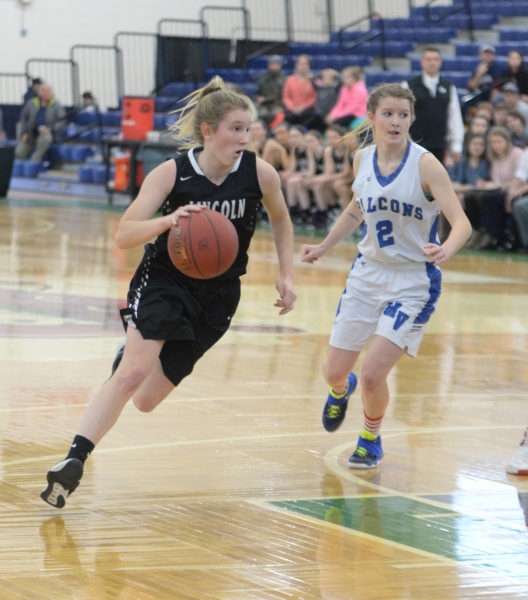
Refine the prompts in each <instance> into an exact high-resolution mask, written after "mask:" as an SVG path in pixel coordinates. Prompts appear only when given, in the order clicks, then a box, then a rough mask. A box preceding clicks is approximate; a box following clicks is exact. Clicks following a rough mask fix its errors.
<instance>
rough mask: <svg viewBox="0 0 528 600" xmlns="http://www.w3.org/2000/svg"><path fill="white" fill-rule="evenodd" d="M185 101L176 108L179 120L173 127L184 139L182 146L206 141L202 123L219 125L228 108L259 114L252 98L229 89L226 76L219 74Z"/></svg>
mask: <svg viewBox="0 0 528 600" xmlns="http://www.w3.org/2000/svg"><path fill="white" fill-rule="evenodd" d="M183 102H185V105H184V106H183V108H180V109H178V110H176V111H174V112H176V113H178V114H179V118H178V120H177V121H176V122H175V123H174V124H173V125H171V126H170V127H169V131H171V133H172V134H173V136H174V137H175V138H176V139H177V140H179V141H180V145H179V146H180V148H182V149H184V148H191V147H193V146H196V145H197V144H203V136H202V132H201V129H200V126H201V124H202V123H207V124H208V125H211V126H212V127H213V128H216V127H217V126H218V123H219V122H220V121H221V120H222V119H223V118H224V117H225V115H226V114H227V113H228V112H230V111H231V110H234V109H237V108H238V109H241V110H249V111H250V112H252V113H253V114H255V108H254V106H253V103H252V102H251V100H250V99H249V98H248V97H247V96H244V95H243V94H238V93H236V92H232V91H231V90H228V89H227V87H226V84H225V82H224V80H223V79H222V78H221V77H219V76H218V75H215V76H214V77H213V78H212V79H211V81H210V82H209V83H208V84H207V85H205V86H204V87H202V88H199V89H197V90H194V92H191V93H190V94H188V95H187V96H186V97H185V98H184V99H183Z"/></svg>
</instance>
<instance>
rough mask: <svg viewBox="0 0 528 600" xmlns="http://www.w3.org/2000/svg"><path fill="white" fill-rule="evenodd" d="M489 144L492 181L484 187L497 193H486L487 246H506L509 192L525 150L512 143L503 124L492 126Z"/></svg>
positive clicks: (509, 204)
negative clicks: (488, 194)
mask: <svg viewBox="0 0 528 600" xmlns="http://www.w3.org/2000/svg"><path fill="white" fill-rule="evenodd" d="M487 145H488V160H489V163H490V179H491V181H490V182H489V183H487V184H486V185H484V187H486V188H488V189H490V190H495V191H496V192H497V193H496V194H492V195H490V196H487V197H486V206H485V208H484V209H483V215H482V218H483V224H484V227H485V228H486V232H487V233H488V235H489V241H488V243H487V244H485V246H484V249H505V248H507V244H508V243H509V240H508V236H507V214H508V213H511V201H510V200H509V195H508V194H509V190H510V188H511V187H512V185H513V181H514V179H515V173H516V171H517V168H518V166H519V163H520V161H521V158H522V155H523V151H522V150H521V149H520V148H516V147H515V146H514V145H513V144H512V141H511V137H510V134H509V132H508V130H507V129H505V128H504V127H493V128H492V129H491V130H490V132H489V135H488V144H487ZM481 247H482V246H481Z"/></svg>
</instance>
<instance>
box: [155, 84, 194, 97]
mask: <svg viewBox="0 0 528 600" xmlns="http://www.w3.org/2000/svg"><path fill="white" fill-rule="evenodd" d="M195 87H196V86H195V84H194V83H192V82H189V81H172V82H171V83H167V84H166V85H164V86H163V88H162V89H161V92H160V96H170V97H172V98H181V97H182V96H187V94H190V93H191V92H192V91H193V90H194V89H195Z"/></svg>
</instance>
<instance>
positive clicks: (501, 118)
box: [492, 101, 510, 127]
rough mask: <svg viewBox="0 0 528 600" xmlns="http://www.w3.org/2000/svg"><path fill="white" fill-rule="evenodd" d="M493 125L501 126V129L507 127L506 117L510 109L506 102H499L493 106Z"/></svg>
mask: <svg viewBox="0 0 528 600" xmlns="http://www.w3.org/2000/svg"><path fill="white" fill-rule="evenodd" d="M492 110H493V118H492V123H493V125H500V126H501V127H506V117H507V116H508V113H509V112H510V109H509V107H508V105H507V104H506V102H503V101H499V102H495V103H494V104H493V109H492Z"/></svg>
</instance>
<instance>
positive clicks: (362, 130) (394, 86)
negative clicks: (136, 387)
mask: <svg viewBox="0 0 528 600" xmlns="http://www.w3.org/2000/svg"><path fill="white" fill-rule="evenodd" d="M384 98H399V99H402V100H408V101H409V108H410V111H411V119H413V118H414V102H415V100H416V99H415V97H414V94H413V93H412V92H411V90H410V89H408V88H406V87H403V86H402V85H400V84H399V83H383V84H381V85H379V86H377V87H376V88H374V89H373V90H372V92H371V93H370V94H369V97H368V100H367V112H369V113H375V112H376V109H377V108H378V106H379V103H380V102H381V100H383V99H384ZM374 134H375V132H374V128H373V127H372V123H371V122H370V120H369V119H364V120H363V121H362V122H361V123H360V124H359V125H357V126H356V127H354V129H352V131H349V132H348V133H347V134H346V135H345V136H344V137H343V141H346V140H347V139H348V138H349V137H352V136H354V135H355V136H357V137H358V139H359V140H362V143H361V147H364V146H367V145H369V144H370V143H371V142H372V141H373V142H374V143H375V142H376V140H375V135H374ZM367 140H368V142H367Z"/></svg>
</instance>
